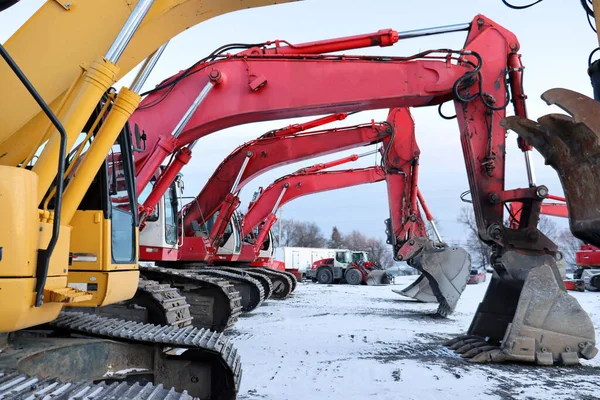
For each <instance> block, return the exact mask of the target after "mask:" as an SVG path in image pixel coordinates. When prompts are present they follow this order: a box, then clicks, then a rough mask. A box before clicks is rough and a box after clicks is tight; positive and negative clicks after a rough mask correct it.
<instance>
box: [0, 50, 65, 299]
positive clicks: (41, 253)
mask: <svg viewBox="0 0 600 400" xmlns="http://www.w3.org/2000/svg"><path fill="white" fill-rule="evenodd" d="M0 55H1V56H2V58H3V59H4V61H6V63H7V64H8V66H9V67H10V69H12V71H13V72H14V73H15V75H16V76H17V78H19V80H20V81H21V83H22V84H23V86H25V88H26V89H27V91H28V92H29V94H31V97H33V98H34V100H35V101H36V103H38V105H39V106H40V108H41V109H42V111H44V114H46V116H47V117H48V119H50V121H51V122H52V124H53V125H54V127H55V128H56V130H57V131H58V133H59V135H60V149H59V152H58V171H57V174H56V178H55V184H56V200H55V202H54V222H53V223H52V237H51V238H50V243H48V247H47V248H46V249H45V250H41V249H40V250H38V257H37V268H36V283H35V291H36V295H35V306H36V307H41V306H42V304H43V301H42V299H43V297H44V296H43V295H44V286H45V285H46V278H47V277H48V267H49V265H50V257H51V256H52V252H53V251H54V247H56V242H58V235H59V234H60V210H61V206H62V196H63V190H64V181H63V177H64V175H65V157H66V154H67V132H66V131H65V128H64V127H63V125H62V124H61V122H60V121H59V120H58V118H57V117H56V115H55V114H54V113H53V112H52V110H51V109H50V107H49V106H48V104H46V102H45V101H44V99H42V96H40V94H39V93H38V92H37V90H35V87H33V85H32V84H31V82H30V81H29V79H27V77H26V76H25V74H24V73H23V71H21V69H20V68H19V66H18V65H17V63H16V62H15V60H13V59H12V57H11V56H10V54H8V52H7V51H6V49H5V48H4V46H2V45H1V44H0Z"/></svg>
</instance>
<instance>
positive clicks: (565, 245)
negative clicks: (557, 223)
mask: <svg viewBox="0 0 600 400" xmlns="http://www.w3.org/2000/svg"><path fill="white" fill-rule="evenodd" d="M556 244H557V245H558V250H560V252H561V253H562V254H563V256H564V258H565V263H566V264H567V266H571V267H574V266H575V265H577V263H576V260H575V254H576V253H577V250H579V246H581V245H582V244H583V241H581V240H579V239H577V238H576V237H575V236H573V234H572V233H571V231H570V230H569V229H564V230H562V231H561V232H560V233H559V234H558V237H557V240H556Z"/></svg>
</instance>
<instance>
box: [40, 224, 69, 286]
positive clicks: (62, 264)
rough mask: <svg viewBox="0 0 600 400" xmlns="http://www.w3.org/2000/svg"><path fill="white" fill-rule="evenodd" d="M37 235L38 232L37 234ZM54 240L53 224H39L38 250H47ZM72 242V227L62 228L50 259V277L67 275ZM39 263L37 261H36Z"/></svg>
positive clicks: (62, 226)
mask: <svg viewBox="0 0 600 400" xmlns="http://www.w3.org/2000/svg"><path fill="white" fill-rule="evenodd" d="M36 233H37V232H36ZM50 238H52V223H49V222H39V234H38V235H37V239H38V242H37V248H39V249H47V248H48V243H50ZM70 242H71V227H70V226H64V225H61V226H60V233H59V235H58V241H57V242H56V246H55V247H54V251H53V252H52V256H51V257H50V265H49V266H48V276H58V275H67V269H68V268H69V246H70ZM36 261H37V260H36Z"/></svg>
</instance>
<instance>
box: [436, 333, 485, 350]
mask: <svg viewBox="0 0 600 400" xmlns="http://www.w3.org/2000/svg"><path fill="white" fill-rule="evenodd" d="M476 338H479V336H475V335H462V336H457V337H455V338H452V339H450V340H448V341H447V342H445V343H444V346H446V347H448V348H450V347H451V346H452V345H453V344H455V343H458V342H460V341H465V340H468V339H476Z"/></svg>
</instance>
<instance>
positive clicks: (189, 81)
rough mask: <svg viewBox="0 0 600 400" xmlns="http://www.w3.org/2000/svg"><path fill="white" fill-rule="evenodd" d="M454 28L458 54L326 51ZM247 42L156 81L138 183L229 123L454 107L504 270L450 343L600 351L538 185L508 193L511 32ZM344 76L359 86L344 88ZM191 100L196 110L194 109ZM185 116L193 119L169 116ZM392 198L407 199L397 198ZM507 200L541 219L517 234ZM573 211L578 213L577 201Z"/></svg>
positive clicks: (514, 49)
mask: <svg viewBox="0 0 600 400" xmlns="http://www.w3.org/2000/svg"><path fill="white" fill-rule="evenodd" d="M458 30H468V34H467V40H466V43H465V46H464V48H463V49H461V50H449V49H437V50H429V51H424V52H421V53H419V54H416V55H413V56H409V57H365V56H354V55H353V56H342V55H330V54H322V53H323V52H325V51H341V50H344V49H349V48H356V47H360V46H358V45H357V43H360V45H361V46H366V45H370V44H372V43H377V44H379V43H384V44H391V43H392V42H393V41H395V40H396V38H408V37H415V36H423V35H429V34H432V33H442V32H448V31H458ZM382 38H383V39H385V40H383V39H382ZM248 47H250V48H248V49H247V50H245V51H244V52H242V53H239V54H233V55H232V54H229V53H226V52H227V51H229V50H230V49H231V46H230V47H227V46H226V47H224V48H222V49H219V50H217V51H215V52H214V53H213V54H211V55H210V56H209V57H207V58H206V59H204V60H201V61H200V62H198V63H197V64H195V65H193V66H192V67H190V68H188V69H186V70H184V71H182V72H181V73H179V74H178V75H176V76H174V77H172V78H169V79H167V80H166V81H164V82H163V83H161V84H160V85H159V86H158V87H157V88H155V89H154V90H153V91H152V93H150V94H149V95H148V96H147V97H146V99H145V100H144V101H143V102H142V104H141V107H140V108H139V109H138V111H136V113H135V114H134V115H133V116H132V118H131V120H130V124H131V126H132V127H133V131H134V132H135V124H136V123H137V124H138V127H139V128H138V130H140V131H142V132H145V135H146V137H147V144H146V145H147V148H148V151H147V152H146V153H144V154H143V155H142V157H141V158H139V159H138V160H137V164H138V165H137V166H136V169H137V170H138V171H139V174H138V185H139V186H140V187H141V188H144V187H145V186H146V185H147V183H148V182H149V181H150V178H151V177H152V176H153V175H154V174H155V173H156V171H157V170H159V167H160V165H161V163H162V162H163V160H164V159H165V157H166V156H168V155H169V154H175V153H176V152H177V151H178V150H179V149H184V148H188V150H189V147H188V146H190V145H192V144H194V143H195V142H196V140H198V139H199V138H201V137H202V136H205V135H207V134H209V133H212V132H215V131H216V130H219V129H223V128H226V127H229V126H233V125H238V124H242V123H248V122H256V121H260V120H268V119H276V118H290V117H295V116H306V115H316V114H321V115H322V114H324V113H328V112H352V111H356V110H360V109H376V108H389V107H422V106H432V105H435V106H439V105H440V104H442V103H444V102H447V101H451V100H452V101H453V102H454V104H455V109H456V113H457V114H456V116H457V122H458V125H459V128H460V137H461V142H462V147H463V152H464V157H465V164H466V169H467V176H468V178H469V186H470V191H471V194H472V197H473V206H474V211H475V219H476V222H477V227H478V233H479V236H480V238H481V239H482V240H483V241H484V242H485V243H486V244H488V245H490V246H492V248H493V265H494V268H495V270H496V272H497V274H496V275H495V276H494V277H493V278H492V280H491V282H490V285H489V287H488V290H487V292H486V295H485V297H484V299H483V302H482V303H481V304H480V306H479V308H478V310H477V313H476V315H475V317H474V319H473V323H472V324H471V327H470V328H469V332H468V333H469V337H468V338H464V337H459V338H457V340H456V342H455V343H454V345H460V346H461V348H462V347H464V346H465V345H467V346H471V347H472V348H470V349H469V351H468V352H466V353H465V354H463V355H467V356H469V357H473V356H474V358H473V359H474V360H475V361H511V360H521V361H529V362H536V363H540V364H548V363H554V362H559V363H571V362H573V361H574V360H578V358H579V357H584V358H591V357H593V356H595V354H596V352H597V350H596V348H595V337H594V328H593V325H592V323H591V321H590V319H589V316H587V315H586V314H585V312H584V311H583V310H582V309H581V307H580V306H579V304H578V303H577V301H576V300H575V299H573V298H572V297H569V295H568V294H567V293H565V292H564V291H563V290H562V282H559V281H557V280H556V279H555V274H554V271H556V263H555V256H556V254H557V248H556V245H555V244H554V243H552V241H550V240H549V239H548V238H547V237H545V236H544V235H543V234H542V233H541V232H539V230H538V229H537V226H536V223H537V219H536V218H535V217H536V216H537V215H539V208H540V204H541V202H542V200H543V198H544V191H543V190H541V189H540V187H539V186H537V185H536V184H535V182H533V180H532V179H530V182H529V183H530V184H529V187H527V188H519V189H513V190H505V188H504V171H505V168H504V163H505V158H504V154H505V151H506V149H505V134H506V131H505V128H504V127H503V126H501V125H500V124H499V122H500V121H502V120H503V119H504V117H505V116H506V107H507V106H508V105H509V104H510V101H511V99H512V102H513V105H514V108H515V114H516V115H517V116H520V117H526V110H525V95H524V93H523V87H522V84H521V83H522V73H523V68H522V65H521V61H520V55H519V54H518V50H519V43H518V41H517V39H516V37H515V36H514V35H513V34H512V33H511V32H509V31H507V30H506V29H504V28H502V27H501V26H499V25H498V24H496V23H494V22H493V21H491V20H489V19H487V18H486V17H484V16H482V15H478V16H476V17H475V18H474V19H473V20H472V22H470V23H468V24H461V25H456V26H451V27H444V28H437V29H426V30H420V31H412V32H407V33H400V34H398V35H397V36H396V32H394V31H387V34H382V35H379V36H377V38H375V39H374V38H373V37H372V36H368V37H361V38H351V39H348V40H337V41H336V40H334V41H330V42H325V43H323V42H321V43H319V44H317V45H315V44H314V43H313V44H310V45H306V46H287V45H282V42H277V43H276V45H275V46H274V47H268V46H266V45H265V46H248ZM223 49H225V50H223ZM311 53H312V54H311ZM315 70H318V71H319V73H318V74H315V73H314V71H315ZM349 81H352V82H357V84H355V85H352V86H349V85H348V84H347V82H349ZM381 82H385V84H384V85H382V84H381ZM323 88H327V90H322V89H323ZM198 93H199V94H198ZM190 104H196V105H198V106H199V105H201V107H198V106H196V107H195V108H194V107H192V108H191V109H189V108H188V107H189V105H190ZM181 109H184V110H188V111H189V112H185V113H184V112H182V113H175V112H173V110H181ZM190 110H191V111H190ZM181 114H190V115H191V116H190V117H189V119H187V120H182V119H181V118H180V117H178V116H177V115H181ZM181 121H183V123H180V122H181ZM503 123H504V124H506V123H507V122H506V121H505V122H503ZM178 125H183V126H181V128H178ZM507 126H508V125H507ZM176 128H177V129H176ZM171 132H173V133H174V134H172V135H171V134H170V133H171ZM520 147H521V149H522V150H523V151H524V153H525V157H526V161H527V166H528V168H529V172H530V173H529V176H530V177H531V176H532V174H531V169H530V162H529V161H530V159H529V152H530V150H531V146H530V145H529V143H528V142H524V141H520ZM259 156H260V155H259ZM173 159H175V156H173ZM166 171H169V168H168V167H167V168H166ZM394 177H401V175H400V174H396V175H394ZM159 179H160V178H159ZM399 179H400V178H399ZM563 183H564V182H563ZM166 187H168V184H167V185H166ZM166 187H165V188H164V189H163V190H166ZM390 198H394V199H398V198H401V196H396V195H394V193H390ZM567 199H568V195H567ZM511 201H522V202H524V208H525V210H526V213H527V215H532V216H533V217H534V218H528V219H527V220H526V221H521V224H520V226H519V229H516V230H515V229H511V228H507V227H505V226H504V225H503V211H504V204H505V203H507V202H511ZM569 204H570V206H572V202H569ZM217 205H218V203H217V204H215V206H217ZM392 209H394V208H393V207H392ZM187 210H188V212H187V213H186V214H185V215H184V216H183V220H184V226H183V228H184V231H185V232H186V234H185V235H184V239H186V240H188V239H193V236H190V232H192V231H193V230H192V229H191V227H192V226H191V221H194V220H195V221H198V220H201V218H202V215H200V212H199V210H198V209H196V211H194V208H193V207H188V208H187ZM201 210H202V212H203V214H204V218H205V219H206V215H208V213H209V212H213V213H214V212H215V211H216V210H214V209H213V210H205V209H201ZM569 211H570V215H573V213H572V212H571V211H572V210H569ZM395 226H398V225H395ZM395 226H394V227H395ZM388 231H389V232H390V235H389V237H390V243H391V244H392V245H393V246H394V254H395V256H396V258H397V259H407V258H408V259H410V258H415V259H417V257H419V256H418V254H419V253H422V254H423V256H422V257H421V259H420V262H421V263H423V264H427V263H435V262H437V261H438V259H437V258H436V257H435V254H434V253H429V252H427V250H429V249H427V248H426V247H425V246H424V245H423V243H420V242H418V241H414V242H413V241H409V242H404V241H403V240H402V239H403V236H402V235H401V234H402V231H393V229H388ZM581 231H582V232H583V233H586V232H587V231H586V230H585V229H582V230H581ZM599 236H600V235H599ZM431 254H433V255H431ZM145 273H146V272H144V274H145ZM174 275H176V271H173V270H172V269H165V272H160V274H159V277H162V278H164V279H165V280H167V281H168V280H169V279H171V278H172V277H173V276H174ZM191 275H193V274H191ZM162 278H161V279H162ZM541 289H543V290H541ZM549 304H555V305H559V306H555V307H549V306H548V305H549ZM567 308H568V309H569V312H568V313H567V312H566V311H565V309H567ZM576 314H577V315H576ZM545 321H551V322H545ZM556 321H560V324H558V325H557V322H556ZM573 321H577V323H576V324H575V323H572V322H573ZM559 325H560V326H559ZM465 341H472V342H469V343H467V344H465V343H464V342H465ZM542 342H543V343H542ZM454 345H453V346H454ZM565 349H568V350H567V351H565ZM542 350H545V351H542Z"/></svg>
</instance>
